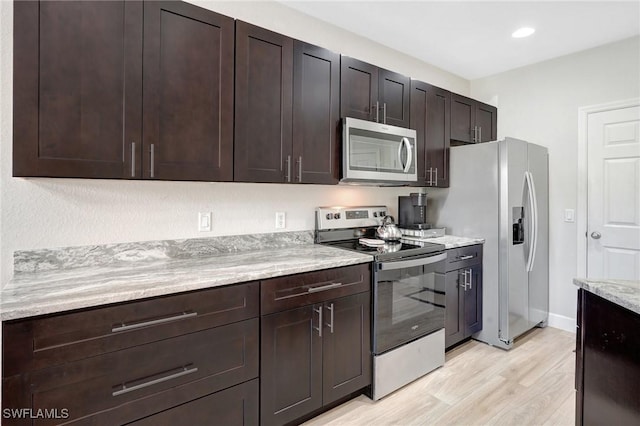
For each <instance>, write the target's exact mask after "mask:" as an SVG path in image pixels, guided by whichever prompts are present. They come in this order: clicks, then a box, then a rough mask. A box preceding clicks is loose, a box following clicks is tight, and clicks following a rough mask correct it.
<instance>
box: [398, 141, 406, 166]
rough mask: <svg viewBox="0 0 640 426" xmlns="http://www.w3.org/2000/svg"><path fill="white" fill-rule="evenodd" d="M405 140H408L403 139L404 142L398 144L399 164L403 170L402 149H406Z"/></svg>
mask: <svg viewBox="0 0 640 426" xmlns="http://www.w3.org/2000/svg"><path fill="white" fill-rule="evenodd" d="M405 139H406V138H402V140H401V141H400V143H399V144H398V163H399V164H400V167H402V169H403V170H404V163H403V162H402V147H404V140H405Z"/></svg>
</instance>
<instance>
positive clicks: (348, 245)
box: [323, 239, 445, 260]
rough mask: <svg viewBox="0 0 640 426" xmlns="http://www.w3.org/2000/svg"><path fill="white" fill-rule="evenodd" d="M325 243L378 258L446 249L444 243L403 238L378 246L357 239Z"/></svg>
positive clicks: (403, 256) (402, 256) (410, 255)
mask: <svg viewBox="0 0 640 426" xmlns="http://www.w3.org/2000/svg"><path fill="white" fill-rule="evenodd" d="M323 244H327V245H330V246H333V247H339V248H342V249H345V250H352V251H359V252H362V253H367V254H372V255H374V257H375V258H376V260H390V259H402V258H406V257H413V256H420V255H425V254H430V253H437V252H441V251H443V250H444V249H445V247H444V245H442V244H435V243H423V244H426V245H415V244H410V243H408V242H406V241H403V240H401V241H400V242H385V243H383V244H381V245H379V246H376V247H373V246H370V245H365V244H361V243H360V242H359V241H358V240H357V239H355V240H348V241H334V242H326V243H323Z"/></svg>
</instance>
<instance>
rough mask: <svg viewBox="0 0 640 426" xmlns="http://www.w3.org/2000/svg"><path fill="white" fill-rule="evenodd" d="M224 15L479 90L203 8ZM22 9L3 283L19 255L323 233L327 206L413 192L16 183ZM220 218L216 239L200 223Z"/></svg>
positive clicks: (344, 45)
mask: <svg viewBox="0 0 640 426" xmlns="http://www.w3.org/2000/svg"><path fill="white" fill-rule="evenodd" d="M194 3H197V4H199V5H202V6H205V7H208V8H210V9H213V10H216V11H219V12H220V13H223V14H226V15H228V16H232V17H235V18H239V19H243V20H245V21H247V22H251V23H254V24H256V25H260V26H263V27H265V28H268V29H271V30H274V31H278V32H281V33H284V34H287V35H290V36H292V37H296V38H298V39H301V40H304V41H308V42H311V43H314V44H317V45H321V46H324V47H327V48H330V49H332V50H334V51H336V52H339V53H345V54H349V55H351V56H354V57H358V58H360V59H363V60H367V61H370V62H372V63H375V64H377V65H380V66H383V67H387V68H389V69H392V70H394V71H397V72H401V73H403V74H406V75H409V76H412V77H416V78H420V79H423V80H425V81H427V82H430V83H433V84H436V85H440V86H442V87H445V88H447V89H450V90H453V91H456V92H459V93H462V94H468V90H469V82H468V81H467V80H464V79H462V78H460V77H457V76H454V75H452V74H448V73H446V72H444V71H442V70H439V69H437V68H434V67H432V66H430V65H428V64H425V63H423V62H420V61H418V60H416V59H413V58H410V57H408V56H406V55H404V54H400V53H398V52H395V51H393V50H391V49H388V48H386V47H383V46H381V45H378V44H376V43H373V42H371V41H368V40H366V39H364V38H362V37H359V36H356V35H353V34H350V33H348V32H346V31H344V30H339V29H337V28H335V27H333V26H331V25H328V24H326V23H323V22H321V21H318V20H315V19H313V18H310V17H308V16H306V15H302V14H300V13H299V12H296V11H293V10H292V9H289V8H287V7H284V6H282V5H280V4H278V3H273V2H194ZM12 34H13V3H12V2H7V1H0V94H1V96H0V207H1V209H0V231H1V232H0V277H1V283H2V284H3V285H4V284H5V283H6V282H7V280H8V279H9V278H10V277H11V276H12V273H13V267H12V265H13V252H14V251H15V250H26V249H34V248H45V247H64V246H73V245H85V244H106V243H113V242H129V241H144V240H158V239H177V238H194V237H205V236H217V235H233V234H246V233H258V232H275V229H274V223H275V221H274V213H275V212H276V211H285V212H286V213H287V229H286V230H288V231H295V230H307V229H313V228H314V222H313V220H314V219H313V218H314V216H313V209H314V208H315V207H317V206H319V205H356V204H378V203H379V204H386V205H389V206H391V207H393V209H394V210H395V208H396V207H395V206H396V205H397V198H396V197H397V196H398V195H404V194H406V193H408V192H410V190H409V189H407V188H404V189H397V188H396V189H393V188H362V187H345V186H321V185H276V184H240V183H201V182H148V181H118V180H113V181H108V180H88V179H87V180H76V179H40V178H33V179H24V178H13V177H11V173H12V170H11V169H12V166H11V162H12V137H13V136H12V130H11V122H12V102H13V101H12V80H13V75H12V71H13V64H12V61H13V56H12V55H13V37H12ZM200 211H213V231H212V232H209V233H199V232H197V228H196V226H197V213H198V212H200Z"/></svg>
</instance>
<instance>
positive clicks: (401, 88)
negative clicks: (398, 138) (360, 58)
mask: <svg viewBox="0 0 640 426" xmlns="http://www.w3.org/2000/svg"><path fill="white" fill-rule="evenodd" d="M378 76H379V78H378V85H379V86H378V90H379V93H378V98H379V102H380V104H379V105H380V108H381V111H380V122H381V123H385V124H390V125H392V126H399V127H409V96H410V93H411V79H410V78H409V77H405V76H404V75H401V74H398V73H395V72H392V71H388V70H385V69H380V70H379V71H378Z"/></svg>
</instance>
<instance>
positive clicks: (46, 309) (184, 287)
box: [0, 254, 373, 321]
mask: <svg viewBox="0 0 640 426" xmlns="http://www.w3.org/2000/svg"><path fill="white" fill-rule="evenodd" d="M361 256H364V255H362V254H361V255H360V256H359V257H358V258H346V259H340V260H336V259H332V260H331V261H329V262H326V263H323V264H316V265H308V266H306V265H305V266H300V265H296V266H295V267H291V268H287V267H281V268H278V269H277V270H273V269H270V270H264V271H253V272H251V273H247V274H243V275H238V276H235V277H226V278H223V279H217V280H216V279H215V278H212V279H211V280H210V281H207V282H193V283H180V284H175V283H164V284H163V285H161V286H158V287H153V288H140V289H126V290H124V291H122V292H120V293H118V292H110V293H109V294H108V295H106V296H105V295H104V294H91V295H90V296H87V297H79V298H78V299H75V300H69V299H67V300H65V301H54V302H53V303H51V304H41V303H39V304H38V305H37V306H23V307H8V308H3V309H2V310H0V321H12V320H20V319H25V318H29V317H36V316H42V315H51V314H61V313H64V312H67V311H73V310H78V309H87V308H98V307H102V306H106V305H111V304H115V303H123V302H133V301H136V300H142V299H147V298H152V297H158V296H168V295H172V294H178V293H183V292H189V291H196V290H206V289H210V288H215V287H222V286H226V285H233V284H241V283H245V282H250V281H257V280H263V279H268V278H275V277H280V276H285V275H295V274H299V273H305V272H313V271H320V270H323V269H331V268H339V267H342V266H351V265H358V264H362V263H369V262H372V261H373V256H368V255H366V257H361Z"/></svg>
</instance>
